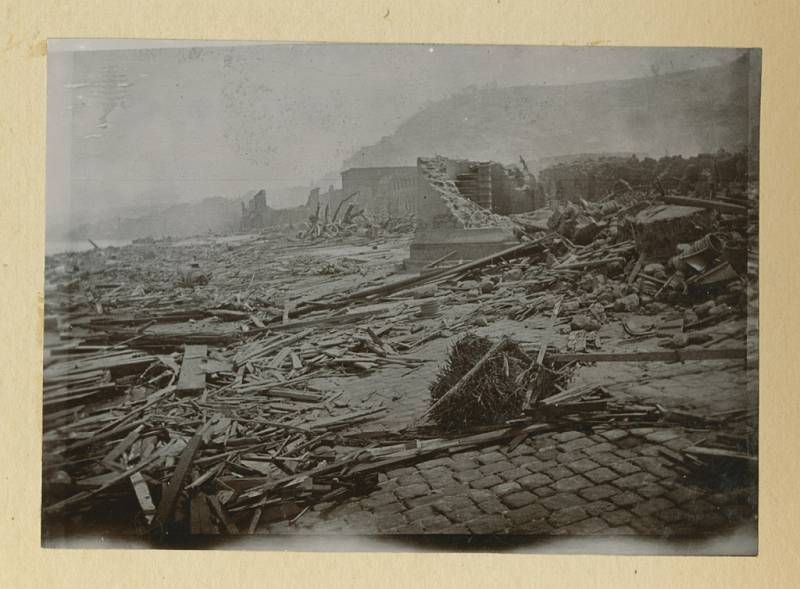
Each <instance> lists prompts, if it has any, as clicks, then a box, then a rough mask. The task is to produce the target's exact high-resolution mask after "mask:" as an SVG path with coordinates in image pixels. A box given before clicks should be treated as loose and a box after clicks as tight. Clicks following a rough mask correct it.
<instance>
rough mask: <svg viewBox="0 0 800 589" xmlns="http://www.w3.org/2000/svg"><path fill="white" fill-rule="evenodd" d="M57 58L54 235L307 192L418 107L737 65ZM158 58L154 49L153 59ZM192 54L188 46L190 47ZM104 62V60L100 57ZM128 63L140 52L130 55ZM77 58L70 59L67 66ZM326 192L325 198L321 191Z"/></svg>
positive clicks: (348, 52) (549, 54) (579, 54)
mask: <svg viewBox="0 0 800 589" xmlns="http://www.w3.org/2000/svg"><path fill="white" fill-rule="evenodd" d="M145 43H146V42H141V44H139V42H132V41H129V42H122V43H118V46H119V47H121V49H115V50H108V49H107V48H108V46H109V44H110V42H105V43H94V44H92V43H89V42H86V43H83V46H84V48H82V47H81V45H82V44H81V42H72V43H70V44H69V45H67V46H64V45H63V44H62V45H56V44H53V45H51V47H50V49H49V56H48V162H47V165H48V176H47V215H48V225H50V224H53V223H57V222H59V221H61V222H63V221H64V220H65V219H67V218H68V217H69V216H70V215H71V216H81V217H83V216H85V215H87V214H89V213H92V212H94V213H98V212H100V211H102V210H103V209H106V208H107V207H109V206H117V205H135V204H146V203H152V202H161V203H169V202H176V201H186V200H199V199H202V198H205V197H207V196H212V195H221V196H227V197H236V196H239V195H240V194H241V193H243V192H245V191H247V190H250V189H257V188H262V187H263V188H266V189H267V194H268V195H270V194H271V193H273V194H272V196H270V197H269V199H270V201H271V203H270V204H273V205H286V204H291V203H286V202H281V200H280V198H279V194H278V193H279V192H280V191H281V190H284V189H286V188H288V187H291V186H297V185H304V186H306V185H309V184H310V183H312V182H316V181H317V180H318V179H320V178H321V177H322V176H323V175H325V174H326V173H329V172H338V171H339V170H340V167H341V164H342V161H343V160H344V159H346V158H347V157H349V156H350V155H352V153H353V152H355V151H356V150H357V149H358V148H360V147H362V146H364V145H368V144H372V143H375V142H376V141H378V140H379V139H380V138H381V137H382V136H384V135H389V134H391V133H392V132H393V131H394V130H395V129H396V127H397V126H398V125H399V124H400V123H401V122H402V121H404V120H405V119H407V118H408V117H409V116H411V115H413V114H414V113H415V112H417V111H419V110H420V109H421V108H423V107H424V106H425V104H426V103H428V102H431V101H435V100H438V99H441V98H444V97H446V96H448V95H450V94H453V93H456V92H458V91H460V90H461V89H463V88H465V87H467V86H470V85H477V86H484V85H497V86H518V85H539V84H569V83H576V82H588V81H597V80H607V79H621V78H631V77H640V76H647V75H651V73H652V71H651V67H653V66H654V65H655V66H657V67H658V68H659V70H660V72H661V73H667V72H670V71H677V70H685V69H692V68H696V67H704V66H710V65H717V64H720V63H725V62H729V61H731V60H733V59H735V58H736V56H737V55H738V51H737V50H734V49H663V48H600V47H591V48H568V47H511V46H453V45H450V46H443V45H326V44H318V45H292V44H267V45H264V44H236V45H233V46H225V45H220V44H213V45H206V46H201V47H172V48H163V45H164V43H159V44H158V45H159V46H161V47H162V48H152V47H151V48H146V47H148V45H146V44H145ZM150 45H151V46H152V43H150ZM194 45H196V43H195V44H194ZM98 46H100V47H103V49H104V50H93V49H96V48H97V47H98ZM131 47H141V48H140V49H131ZM65 49H70V50H65ZM323 188H325V187H323Z"/></svg>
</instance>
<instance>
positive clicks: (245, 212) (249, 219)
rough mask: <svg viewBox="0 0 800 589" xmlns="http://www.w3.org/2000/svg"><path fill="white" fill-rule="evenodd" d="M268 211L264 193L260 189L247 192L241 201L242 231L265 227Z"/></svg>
mask: <svg viewBox="0 0 800 589" xmlns="http://www.w3.org/2000/svg"><path fill="white" fill-rule="evenodd" d="M269 210H270V209H269V207H267V193H266V191H264V190H263V189H262V190H253V191H251V192H248V193H247V194H246V195H245V196H244V200H243V201H242V222H241V229H242V231H247V230H248V229H260V228H262V227H266V226H267V219H268V217H269Z"/></svg>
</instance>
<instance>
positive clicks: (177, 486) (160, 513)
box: [153, 421, 211, 528]
mask: <svg viewBox="0 0 800 589" xmlns="http://www.w3.org/2000/svg"><path fill="white" fill-rule="evenodd" d="M210 424H211V421H208V422H206V423H205V424H203V425H201V426H200V427H199V428H198V429H197V431H196V432H195V434H194V436H192V439H191V440H189V443H188V444H186V448H184V449H183V452H182V453H181V457H180V459H179V460H178V465H177V466H176V467H175V470H174V471H173V473H172V476H171V477H170V479H169V482H168V483H167V485H166V488H165V489H164V492H163V493H162V495H161V501H160V502H159V503H158V509H157V510H156V516H155V518H154V520H153V526H154V527H155V528H163V527H164V526H166V525H167V524H169V522H170V521H171V519H172V514H173V512H174V510H175V505H176V504H177V502H178V497H180V494H181V493H182V492H183V487H184V484H185V483H186V477H187V476H188V475H189V470H190V469H191V467H192V463H193V462H194V458H195V455H196V454H197V452H198V450H200V447H201V446H202V445H203V437H204V436H205V434H206V431H207V430H208V428H209V426H210Z"/></svg>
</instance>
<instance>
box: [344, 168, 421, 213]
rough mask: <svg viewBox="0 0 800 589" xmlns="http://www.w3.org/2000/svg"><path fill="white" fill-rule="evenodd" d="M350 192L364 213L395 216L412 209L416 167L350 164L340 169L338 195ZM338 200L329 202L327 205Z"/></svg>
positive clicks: (415, 190) (347, 194)
mask: <svg viewBox="0 0 800 589" xmlns="http://www.w3.org/2000/svg"><path fill="white" fill-rule="evenodd" d="M353 193H358V195H357V196H356V197H355V198H356V199H357V201H358V204H359V205H360V206H361V207H362V208H363V209H364V211H365V212H366V213H368V214H369V215H372V216H376V217H395V216H402V215H405V214H408V213H410V212H413V209H414V201H415V197H416V194H417V168H416V167H415V166H396V167H380V168H350V169H347V170H345V171H344V172H342V196H341V198H346V197H348V196H349V195H351V194H353ZM335 204H338V203H331V207H333V206H335Z"/></svg>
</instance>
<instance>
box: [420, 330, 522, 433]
mask: <svg viewBox="0 0 800 589" xmlns="http://www.w3.org/2000/svg"><path fill="white" fill-rule="evenodd" d="M491 348H492V341H491V340H489V339H487V338H484V337H479V336H477V335H475V334H472V333H468V334H466V335H465V336H464V337H462V338H461V339H460V340H458V341H457V342H456V343H455V344H454V345H453V347H452V349H451V350H450V355H449V357H448V358H447V362H446V363H445V365H444V366H443V367H442V369H441V370H440V372H439V374H438V375H437V377H436V379H434V381H433V383H432V384H431V387H430V391H431V404H432V405H433V404H435V403H436V402H437V401H438V400H439V399H440V398H442V397H443V396H444V395H445V393H447V392H448V391H450V390H451V389H452V388H453V387H454V386H455V385H456V384H457V383H458V382H459V380H460V379H461V378H462V377H464V376H465V375H466V374H467V373H468V372H469V371H470V369H472V368H473V367H474V366H475V365H476V364H477V363H478V362H479V361H480V360H481V358H483V357H484V356H485V355H486V353H487V352H488V351H489V350H490V349H491ZM529 364H530V360H529V359H528V358H527V356H526V354H525V352H523V351H522V349H521V348H520V347H519V346H518V345H517V344H515V343H513V342H510V341H509V342H508V343H507V344H506V345H505V346H503V347H502V348H501V349H500V350H498V351H497V352H496V353H495V354H493V355H492V356H491V357H490V358H488V359H487V360H486V361H485V362H484V363H483V364H482V365H481V366H480V368H479V370H478V371H477V372H476V373H475V374H473V375H472V376H471V377H470V378H468V379H467V380H466V381H464V382H462V383H461V385H460V387H459V390H458V391H456V394H451V395H450V396H449V397H448V398H446V399H445V400H444V401H443V402H442V403H440V404H439V405H437V406H436V407H435V408H434V409H433V411H431V417H432V418H433V419H434V421H436V422H437V423H438V424H439V425H440V426H441V427H442V428H443V429H445V430H448V431H453V430H462V429H466V428H468V427H471V426H475V425H490V424H495V423H501V422H503V421H505V420H506V419H509V418H512V417H518V416H519V414H520V412H521V411H522V404H523V402H524V401H525V395H526V388H525V385H526V384H527V382H525V380H526V379H524V378H519V377H520V376H521V375H523V374H524V373H525V371H526V368H527V367H528V365H529Z"/></svg>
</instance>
